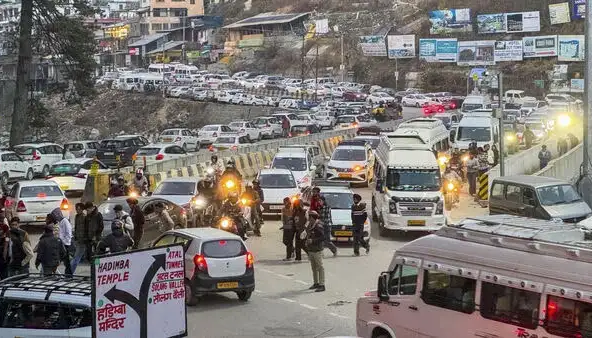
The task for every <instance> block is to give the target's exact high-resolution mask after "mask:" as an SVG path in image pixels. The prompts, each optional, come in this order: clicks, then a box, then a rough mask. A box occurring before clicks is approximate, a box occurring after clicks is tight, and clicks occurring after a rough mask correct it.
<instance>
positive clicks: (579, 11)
mask: <svg viewBox="0 0 592 338" xmlns="http://www.w3.org/2000/svg"><path fill="white" fill-rule="evenodd" d="M585 17H586V0H573V19H574V20H577V19H583V18H585Z"/></svg>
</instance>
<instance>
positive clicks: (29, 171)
mask: <svg viewBox="0 0 592 338" xmlns="http://www.w3.org/2000/svg"><path fill="white" fill-rule="evenodd" d="M33 178H35V174H34V173H33V169H30V168H29V170H27V176H25V179H26V180H27V181H31V180H33Z"/></svg>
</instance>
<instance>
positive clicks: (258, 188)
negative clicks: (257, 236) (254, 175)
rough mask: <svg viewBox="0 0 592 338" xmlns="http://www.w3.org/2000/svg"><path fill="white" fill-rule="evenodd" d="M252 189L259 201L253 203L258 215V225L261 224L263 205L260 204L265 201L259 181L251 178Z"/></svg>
mask: <svg viewBox="0 0 592 338" xmlns="http://www.w3.org/2000/svg"><path fill="white" fill-rule="evenodd" d="M253 189H255V191H256V192H257V194H259V202H258V203H257V204H256V205H255V210H256V211H257V215H259V227H261V225H262V224H263V207H262V204H263V202H265V196H264V195H263V188H261V182H259V180H257V179H256V180H253Z"/></svg>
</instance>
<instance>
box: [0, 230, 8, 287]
mask: <svg viewBox="0 0 592 338" xmlns="http://www.w3.org/2000/svg"><path fill="white" fill-rule="evenodd" d="M9 247H10V237H9V234H8V231H7V230H6V229H5V228H3V227H2V228H0V280H3V279H5V278H6V277H8V263H9V258H10V257H9V255H8V248H9Z"/></svg>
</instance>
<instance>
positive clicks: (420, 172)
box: [386, 169, 440, 191]
mask: <svg viewBox="0 0 592 338" xmlns="http://www.w3.org/2000/svg"><path fill="white" fill-rule="evenodd" d="M386 185H387V188H388V189H389V190H397V191H438V190H440V170H439V169H389V170H388V172H387V176H386Z"/></svg>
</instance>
